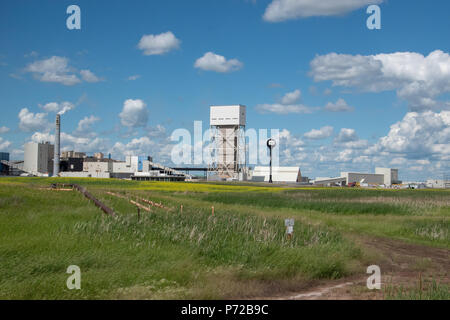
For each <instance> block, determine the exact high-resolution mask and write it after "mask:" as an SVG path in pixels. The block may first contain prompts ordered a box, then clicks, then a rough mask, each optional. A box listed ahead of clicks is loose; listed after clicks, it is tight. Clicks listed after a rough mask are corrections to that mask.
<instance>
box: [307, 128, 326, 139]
mask: <svg viewBox="0 0 450 320" xmlns="http://www.w3.org/2000/svg"><path fill="white" fill-rule="evenodd" d="M332 134H333V127H331V126H325V127H322V128H320V129H312V130H311V131H309V132H307V133H305V134H304V136H305V138H308V139H311V140H320V139H326V138H329V137H331V136H332Z"/></svg>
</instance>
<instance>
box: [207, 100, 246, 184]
mask: <svg viewBox="0 0 450 320" xmlns="http://www.w3.org/2000/svg"><path fill="white" fill-rule="evenodd" d="M210 128H211V147H212V150H211V151H212V152H211V162H210V164H209V168H208V180H239V181H242V180H245V179H246V141H245V106H243V105H231V106H211V107H210Z"/></svg>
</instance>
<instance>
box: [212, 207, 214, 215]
mask: <svg viewBox="0 0 450 320" xmlns="http://www.w3.org/2000/svg"><path fill="white" fill-rule="evenodd" d="M211 215H214V206H212V207H211Z"/></svg>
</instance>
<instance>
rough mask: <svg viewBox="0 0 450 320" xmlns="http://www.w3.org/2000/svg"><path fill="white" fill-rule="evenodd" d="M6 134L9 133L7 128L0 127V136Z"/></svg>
mask: <svg viewBox="0 0 450 320" xmlns="http://www.w3.org/2000/svg"><path fill="white" fill-rule="evenodd" d="M7 132H9V128H8V127H5V126H2V127H0V134H2V133H7Z"/></svg>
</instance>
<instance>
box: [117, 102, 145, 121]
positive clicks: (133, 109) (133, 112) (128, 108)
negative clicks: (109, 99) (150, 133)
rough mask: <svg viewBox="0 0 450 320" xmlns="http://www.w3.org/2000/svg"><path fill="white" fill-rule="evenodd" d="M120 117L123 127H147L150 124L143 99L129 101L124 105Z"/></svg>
mask: <svg viewBox="0 0 450 320" xmlns="http://www.w3.org/2000/svg"><path fill="white" fill-rule="evenodd" d="M119 117H120V121H121V123H122V125H124V126H126V127H130V128H131V127H133V128H137V127H145V126H146V125H147V122H148V110H147V105H146V104H145V102H144V101H142V100H141V99H136V100H133V99H128V100H126V101H125V102H124V103H123V109H122V112H121V113H120V114H119Z"/></svg>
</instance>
